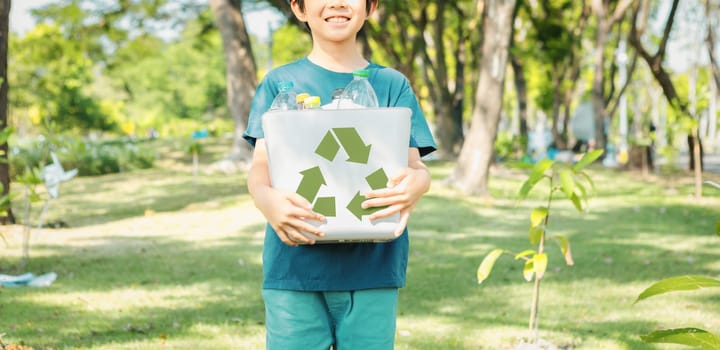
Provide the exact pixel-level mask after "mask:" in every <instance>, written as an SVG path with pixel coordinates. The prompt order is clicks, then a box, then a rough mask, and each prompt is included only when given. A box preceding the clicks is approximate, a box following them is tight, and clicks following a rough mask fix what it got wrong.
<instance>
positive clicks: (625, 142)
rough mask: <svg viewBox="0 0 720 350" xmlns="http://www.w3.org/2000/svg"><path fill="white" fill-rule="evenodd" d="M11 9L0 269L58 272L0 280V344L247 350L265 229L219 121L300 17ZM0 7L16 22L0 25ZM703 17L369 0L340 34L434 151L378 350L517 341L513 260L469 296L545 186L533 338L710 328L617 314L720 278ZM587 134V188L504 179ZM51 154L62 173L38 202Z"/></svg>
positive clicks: (519, 235) (238, 124)
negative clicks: (594, 152)
mask: <svg viewBox="0 0 720 350" xmlns="http://www.w3.org/2000/svg"><path fill="white" fill-rule="evenodd" d="M30 3H31V2H23V1H18V0H16V1H12V2H11V1H10V0H2V1H0V6H1V7H0V14H2V17H0V32H1V33H2V34H0V35H2V36H1V38H2V39H3V40H2V41H3V42H5V41H6V42H7V49H5V48H4V47H3V46H4V45H0V60H2V61H4V62H2V63H3V64H2V65H0V73H1V74H0V77H1V78H2V87H1V88H0V117H2V118H4V119H3V121H4V125H3V126H2V128H3V132H2V135H0V136H2V138H3V139H2V141H6V143H4V144H3V147H4V148H3V147H0V149H2V150H4V152H3V157H5V158H7V159H8V161H7V162H6V163H3V164H0V180H2V182H3V185H4V186H3V189H4V191H5V193H4V194H5V195H4V196H3V197H2V201H1V202H2V205H3V207H4V209H7V210H8V213H9V215H7V216H6V217H5V219H4V222H5V225H4V226H2V231H1V232H2V240H3V241H2V242H0V273H1V274H8V275H17V274H21V273H26V272H32V273H35V274H37V275H41V274H46V273H50V272H52V273H55V274H56V275H57V280H55V281H54V282H53V283H52V284H51V285H49V286H47V287H15V288H10V287H6V288H0V344H1V345H0V346H5V345H9V344H13V345H22V346H25V347H28V348H29V347H32V348H36V349H46V348H53V349H65V348H69V349H72V348H92V349H156V348H158V347H160V346H164V347H166V348H211V349H238V348H246V349H259V348H263V346H264V345H263V344H264V330H263V318H264V316H263V310H262V302H261V299H260V293H259V289H260V285H261V265H260V264H261V262H260V254H261V249H262V237H263V219H262V217H261V215H260V214H259V213H258V212H257V210H256V209H255V208H254V206H253V205H252V201H251V199H250V198H249V196H248V194H247V190H246V188H245V175H246V166H247V161H248V157H249V154H250V149H249V147H248V146H247V145H246V144H245V143H244V141H243V140H242V139H240V137H239V136H240V134H241V133H242V131H243V130H244V129H245V126H246V123H247V111H248V109H249V102H250V99H251V97H252V94H253V92H254V89H255V87H256V85H257V82H258V81H259V79H261V78H262V76H263V75H264V74H265V72H267V71H268V70H269V69H271V68H272V67H276V66H278V65H281V64H284V63H287V62H290V61H292V60H294V59H297V58H299V57H302V56H303V55H304V54H306V53H307V52H308V50H309V48H310V45H311V42H310V36H309V35H308V33H307V31H306V30H305V29H304V26H303V25H302V24H300V23H297V22H296V21H295V20H294V19H293V18H291V17H290V16H289V7H288V5H287V3H286V2H285V1H284V0H269V1H247V0H246V1H238V0H234V1H230V0H211V1H209V3H205V2H202V1H192V0H183V1H163V0H154V1H150V0H123V1H110V0H108V1H100V2H98V1H86V0H74V1H47V2H45V3H40V2H38V3H37V4H36V6H32V7H30V6H29V4H30ZM18 4H22V5H18ZM16 6H18V8H21V9H22V8H24V9H30V10H31V11H30V16H31V17H30V18H32V20H31V21H29V22H28V21H27V17H26V19H25V20H24V21H26V22H24V23H30V24H29V25H25V26H18V27H16V29H15V30H14V31H12V30H10V28H13V25H14V23H13V20H14V19H15V18H20V17H16V16H17V15H14V16H12V17H10V16H9V12H8V11H9V10H10V11H17V10H15V8H16ZM718 17H720V2H718V1H714V0H705V1H699V0H689V1H682V2H681V1H677V0H674V1H670V0H667V1H651V0H634V1H633V0H619V1H612V0H600V1H562V0H555V1H552V0H548V1H510V0H486V1H470V0H466V1H463V0H455V1H429V0H428V1H420V0H418V1H389V0H388V1H381V2H380V9H379V11H378V12H377V13H376V14H375V16H374V17H373V18H372V19H371V20H370V21H369V22H368V24H367V25H366V27H365V31H364V33H363V34H362V36H361V40H360V42H361V49H362V50H364V52H365V53H366V56H367V57H370V58H372V60H373V61H375V62H377V63H380V64H384V65H388V66H391V67H394V68H396V69H398V70H400V71H401V72H403V73H404V74H405V75H406V76H408V78H410V80H411V83H412V84H413V88H414V89H415V91H416V92H417V94H418V97H419V99H420V102H421V104H422V106H423V109H424V112H425V114H426V116H427V118H428V121H429V123H430V124H431V127H432V129H433V132H434V135H435V137H436V139H437V141H438V143H439V146H440V147H439V151H438V152H437V153H436V154H434V155H433V157H431V158H428V159H426V162H427V163H428V164H429V166H430V168H431V171H432V174H433V186H432V189H431V191H430V193H428V195H427V196H426V197H425V198H424V199H423V200H422V201H421V203H420V204H419V205H418V207H417V208H416V210H415V212H414V214H413V216H412V218H411V224H410V229H411V232H412V239H411V242H412V243H411V255H410V265H409V269H408V270H409V271H408V274H409V276H408V283H407V287H406V288H404V289H403V290H402V293H401V308H400V314H399V318H398V334H397V347H398V348H399V349H514V348H516V347H518V343H519V342H520V341H521V340H522V339H525V338H527V337H528V334H529V333H532V332H529V331H528V317H529V313H530V311H529V310H530V304H531V299H532V294H533V284H532V283H528V282H526V281H525V280H524V279H523V275H524V272H525V271H524V270H525V268H526V267H527V264H526V265H525V267H524V266H523V262H522V261H515V260H513V259H512V258H511V257H510V258H502V259H499V260H498V261H497V262H496V264H495V266H494V269H493V272H492V274H491V275H490V276H489V277H488V278H487V279H486V280H484V281H483V283H482V284H480V285H478V278H477V277H478V276H477V270H478V265H479V264H480V262H481V261H483V259H484V258H485V257H486V256H487V255H488V253H490V252H491V251H493V249H496V248H503V249H507V250H508V251H512V252H515V253H519V252H524V251H525V249H528V248H532V246H531V245H529V242H528V229H529V228H530V226H532V225H534V224H533V221H531V217H532V215H531V213H536V211H535V210H534V209H536V208H538V207H539V206H543V205H546V204H547V197H546V193H547V192H548V191H549V190H551V189H554V188H559V189H560V190H561V191H560V192H559V193H558V195H557V197H556V199H555V201H554V202H553V206H552V208H551V210H550V212H551V213H552V220H549V222H548V223H547V224H548V226H547V227H546V230H547V232H548V235H550V234H553V235H556V236H557V237H564V238H565V239H567V240H568V241H569V242H570V246H571V247H572V258H573V260H574V265H573V266H568V265H567V264H566V258H567V256H568V255H569V253H568V252H567V250H566V249H564V250H563V249H557V247H556V246H554V244H555V243H552V242H549V243H548V261H547V270H546V271H545V270H543V272H544V277H543V279H542V281H543V285H542V292H541V294H540V308H539V309H540V318H539V337H540V340H539V341H537V344H535V346H536V347H540V348H560V349H657V348H659V349H665V348H667V349H675V348H677V349H681V348H687V347H684V346H680V345H665V344H654V343H647V342H644V341H643V340H641V338H640V336H641V335H644V334H648V333H650V332H652V331H656V330H659V329H668V328H681V327H694V328H697V329H704V330H707V331H709V332H710V333H714V334H718V333H720V297H719V296H718V292H717V289H715V290H713V289H707V290H700V291H697V292H693V293H675V294H671V295H670V294H669V295H661V296H657V297H655V298H652V299H649V300H643V301H641V302H639V303H634V301H635V300H636V299H637V297H638V295H639V294H640V293H641V292H642V291H643V290H644V289H645V288H647V287H648V286H650V285H651V284H653V283H655V282H657V281H659V280H662V279H664V278H668V277H673V276H678V275H698V276H708V277H718V274H719V273H718V271H719V270H720V265H719V264H720V262H719V261H718V257H719V256H720V239H719V238H718V237H717V220H718V218H719V217H720V210H718V208H719V206H718V204H719V203H720V200H719V199H718V198H720V197H719V196H718V193H719V191H720V189H716V188H714V187H713V186H711V185H708V184H707V183H708V182H720V181H719V180H720V177H719V176H718V175H716V174H715V172H716V171H717V170H718V162H717V158H718V157H717V149H718V134H717V116H718V110H717V103H718V97H719V94H718V91H719V90H720V89H719V87H720V69H719V67H720V65H718V61H717V59H718V57H720V55H718V49H717V47H718V39H717V34H716V32H717V28H718V23H719V18H718ZM581 111H582V113H580V112H581ZM580 121H582V123H581V122H580ZM588 121H589V122H588ZM590 140H592V143H593V147H594V148H595V149H602V150H604V151H605V152H604V154H603V156H602V157H601V159H598V160H597V161H596V162H594V163H593V164H591V165H589V166H588V167H587V168H585V169H584V170H585V171H587V174H588V176H587V177H582V176H581V180H582V181H583V182H580V181H578V182H573V186H575V187H574V188H575V189H579V188H582V189H583V190H582V191H579V190H578V191H575V192H573V190H568V185H567V182H565V181H563V182H562V186H559V187H550V186H548V183H547V182H540V183H538V184H537V186H535V188H534V189H533V191H532V192H530V193H523V190H522V189H523V188H524V187H523V184H524V183H527V182H526V181H529V180H528V179H533V172H531V171H528V170H527V169H525V168H524V167H523V166H522V164H528V165H530V166H532V165H533V164H535V165H537V164H543V162H538V161H539V160H541V159H543V158H544V157H546V156H549V157H550V158H553V159H555V161H556V163H555V165H554V167H553V169H558V171H562V170H568V169H570V170H573V168H572V167H571V166H570V165H569V164H565V163H564V162H563V161H561V160H562V159H564V158H560V157H557V158H556V157H554V156H555V155H559V154H562V155H567V154H570V155H571V158H572V157H579V156H580V155H581V154H580V153H582V151H584V150H585V149H586V148H587V146H588V143H589V141H590ZM697 140H700V141H701V142H697ZM578 141H581V142H579V143H578ZM576 144H577V145H579V146H581V149H580V150H577V152H573V150H572V148H573V146H574V145H576ZM700 144H702V147H700ZM696 145H697V147H695V146H696ZM568 152H569V153H568ZM53 154H54V155H56V156H57V158H58V162H59V163H60V164H61V167H62V171H68V172H69V171H71V170H73V169H77V171H78V173H77V176H75V177H73V178H70V179H68V180H67V181H63V182H62V183H61V184H60V185H59V195H58V196H57V197H55V196H52V195H51V191H49V190H48V186H47V176H45V175H44V174H47V171H45V172H44V170H45V169H47V167H48V166H51V165H53V158H52V155H53ZM693 158H694V159H696V160H698V161H700V160H701V159H702V160H703V161H704V162H703V164H702V166H699V165H700V164H696V163H695V162H693ZM546 159H547V158H546ZM575 159H577V158H575ZM566 165H567V166H566ZM689 169H692V170H689ZM703 169H704V170H705V171H701V170H703ZM564 174H567V171H566V172H565V173H564ZM574 174H575V173H573V175H574ZM560 175H561V176H560V178H563V179H567V177H566V176H562V172H561V174H560ZM587 178H591V179H592V183H593V185H594V186H586V185H587V184H588V183H587V182H584V181H585V180H587ZM531 182H532V181H531ZM556 184H557V183H556ZM581 184H585V185H581ZM583 186H585V187H583ZM586 187H587V188H586ZM585 190H587V191H585ZM563 191H568V193H570V194H572V193H576V194H582V196H583V197H587V198H588V200H587V201H582V202H581V205H580V208H581V209H583V210H582V212H578V211H577V210H576V204H577V202H578V201H573V200H571V201H567V200H566V199H565V198H564V194H563ZM581 192H582V193H581ZM565 194H567V193H565ZM525 195H527V196H525ZM523 197H524V198H523ZM570 197H572V196H570ZM519 199H522V200H519ZM571 199H572V198H571ZM583 199H584V198H583ZM533 228H535V227H533ZM532 232H533V230H531V237H532ZM560 246H561V247H563V245H562V244H561V245H560ZM536 253H537V252H536ZM513 255H514V254H513ZM520 255H521V254H520ZM535 255H538V254H535ZM697 347H700V346H697ZM703 348H704V347H703Z"/></svg>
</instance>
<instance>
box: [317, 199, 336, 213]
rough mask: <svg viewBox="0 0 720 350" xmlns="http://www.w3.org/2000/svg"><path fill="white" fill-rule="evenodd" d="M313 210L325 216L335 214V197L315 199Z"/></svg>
mask: <svg viewBox="0 0 720 350" xmlns="http://www.w3.org/2000/svg"><path fill="white" fill-rule="evenodd" d="M313 211H314V212H316V213H319V214H322V215H325V216H331V217H334V216H335V197H320V198H318V199H317V201H315V205H314V206H313Z"/></svg>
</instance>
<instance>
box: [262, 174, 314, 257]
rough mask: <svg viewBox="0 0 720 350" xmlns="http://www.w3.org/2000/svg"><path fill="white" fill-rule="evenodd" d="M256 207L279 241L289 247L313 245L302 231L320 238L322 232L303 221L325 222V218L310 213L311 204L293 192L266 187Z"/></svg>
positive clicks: (312, 240) (310, 239)
mask: <svg viewBox="0 0 720 350" xmlns="http://www.w3.org/2000/svg"><path fill="white" fill-rule="evenodd" d="M263 192H265V193H264V194H263V195H262V196H261V198H263V200H262V203H256V204H260V205H258V207H259V208H260V211H262V212H263V214H264V215H265V218H266V219H267V221H268V223H269V224H270V226H272V228H273V229H274V230H275V233H276V234H277V235H278V238H280V240H281V241H282V242H283V243H285V244H287V245H289V246H297V245H299V244H315V240H314V239H312V238H310V237H308V236H306V235H304V234H302V233H301V232H300V231H304V232H307V233H310V234H313V235H315V236H318V237H322V236H323V233H322V231H320V230H318V229H317V227H315V226H313V225H311V224H309V223H307V222H305V221H304V219H305V220H313V221H320V222H323V221H325V217H324V216H322V215H320V214H318V213H315V212H313V211H312V204H311V203H310V202H308V201H307V199H305V198H303V197H302V196H300V195H299V194H297V193H295V192H290V191H285V190H278V189H274V188H272V187H266V188H265V189H264V191H263Z"/></svg>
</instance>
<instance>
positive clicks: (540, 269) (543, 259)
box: [533, 253, 548, 279]
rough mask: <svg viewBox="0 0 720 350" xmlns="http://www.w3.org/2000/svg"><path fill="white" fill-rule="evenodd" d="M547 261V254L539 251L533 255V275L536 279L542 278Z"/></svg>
mask: <svg viewBox="0 0 720 350" xmlns="http://www.w3.org/2000/svg"><path fill="white" fill-rule="evenodd" d="M547 263H548V258H547V254H545V253H540V254H535V255H534V256H533V271H534V272H535V275H536V276H537V278H538V279H540V278H542V277H543V275H545V270H547Z"/></svg>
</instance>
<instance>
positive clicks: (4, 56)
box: [0, 0, 15, 224]
mask: <svg viewBox="0 0 720 350" xmlns="http://www.w3.org/2000/svg"><path fill="white" fill-rule="evenodd" d="M10 3H11V0H0V130H4V129H6V128H7V127H8V125H7V120H8V87H9V86H8V81H7V71H8V70H7V68H8V66H7V61H8V39H9V37H8V36H9V34H10V32H9V23H10ZM7 159H8V144H7V142H5V143H3V144H1V145H0V184H2V196H6V195H8V193H9V192H10V166H9V164H8V162H7ZM0 223H2V224H14V223H15V217H14V216H13V213H12V208H8V210H7V214H5V215H0Z"/></svg>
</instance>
